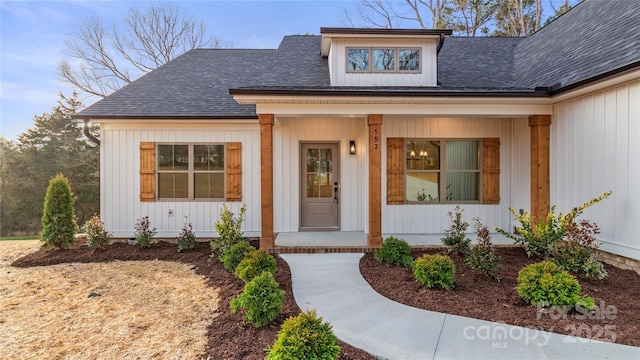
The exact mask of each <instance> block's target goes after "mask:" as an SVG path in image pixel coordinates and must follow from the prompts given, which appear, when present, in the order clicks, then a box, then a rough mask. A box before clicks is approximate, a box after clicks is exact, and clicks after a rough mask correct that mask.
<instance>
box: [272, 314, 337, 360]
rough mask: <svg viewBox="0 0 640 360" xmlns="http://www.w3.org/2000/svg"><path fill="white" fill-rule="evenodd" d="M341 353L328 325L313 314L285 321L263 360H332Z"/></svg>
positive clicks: (300, 315)
mask: <svg viewBox="0 0 640 360" xmlns="http://www.w3.org/2000/svg"><path fill="white" fill-rule="evenodd" d="M339 353H340V346H338V339H337V338H336V336H335V335H334V334H333V330H332V328H331V325H330V324H329V323H327V322H324V321H322V318H321V317H319V316H318V315H317V314H316V311H315V310H310V311H305V312H303V313H300V314H299V315H298V316H295V317H290V318H288V319H287V320H286V321H285V322H284V324H282V328H281V329H280V331H279V332H278V338H277V339H276V341H275V343H274V344H273V347H271V349H269V352H268V353H267V357H266V358H265V359H266V360H298V359H321V360H335V359H337V358H338V354H339Z"/></svg>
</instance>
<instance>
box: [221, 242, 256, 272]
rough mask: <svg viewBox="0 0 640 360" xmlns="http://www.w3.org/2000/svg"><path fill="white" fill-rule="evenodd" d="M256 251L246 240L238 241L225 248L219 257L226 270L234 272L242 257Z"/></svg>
mask: <svg viewBox="0 0 640 360" xmlns="http://www.w3.org/2000/svg"><path fill="white" fill-rule="evenodd" d="M254 251H256V249H255V248H254V247H253V246H251V245H249V242H248V241H244V240H242V241H240V242H239V243H237V244H234V245H233V246H231V247H230V248H229V250H227V251H226V252H225V253H224V255H222V257H221V258H220V261H221V262H222V265H223V266H224V268H225V269H226V270H227V271H231V272H235V271H236V268H237V267H238V264H240V262H241V261H242V260H243V259H244V257H245V256H246V255H247V254H250V253H252V252H254Z"/></svg>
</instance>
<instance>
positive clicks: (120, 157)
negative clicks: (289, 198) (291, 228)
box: [100, 123, 260, 238]
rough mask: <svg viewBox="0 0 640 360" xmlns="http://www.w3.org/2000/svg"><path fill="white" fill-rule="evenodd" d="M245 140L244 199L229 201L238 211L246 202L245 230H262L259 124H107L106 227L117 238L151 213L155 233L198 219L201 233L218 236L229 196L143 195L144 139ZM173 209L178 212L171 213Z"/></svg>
mask: <svg viewBox="0 0 640 360" xmlns="http://www.w3.org/2000/svg"><path fill="white" fill-rule="evenodd" d="M147 141H150V142H155V143H225V142H241V143H242V174H243V176H242V202H229V203H227V205H228V207H229V208H230V209H231V211H233V212H234V213H236V214H237V213H238V210H239V209H240V207H241V205H242V203H246V205H247V213H246V216H245V222H244V224H243V227H242V228H243V231H245V233H246V234H247V235H252V236H255V235H256V234H259V231H260V176H259V171H258V174H255V170H253V169H260V132H259V127H258V125H257V124H228V123H227V124H216V123H197V124H188V125H187V124H182V123H179V124H175V123H174V124H173V125H171V124H156V125H149V124H140V123H138V124H128V125H126V124H120V125H118V124H113V123H108V124H102V130H101V152H100V192H101V196H100V197H101V199H102V201H101V204H100V212H101V216H102V217H103V219H104V221H105V226H106V228H107V229H108V230H109V231H110V232H111V233H112V234H113V236H114V237H116V238H130V237H133V234H134V226H135V223H136V221H137V219H139V218H141V217H144V216H149V220H150V223H151V226H152V227H155V228H157V229H158V234H157V235H156V237H160V238H162V237H165V238H166V237H176V236H177V235H178V234H179V232H180V230H181V228H182V225H183V224H184V222H185V216H187V217H188V219H189V221H190V222H191V223H192V224H193V230H194V232H195V233H196V236H199V237H212V236H216V235H217V233H216V232H215V228H214V225H213V224H214V222H215V221H216V220H218V218H219V214H220V210H221V209H222V205H223V204H224V201H166V200H163V201H155V202H141V201H140V142H147ZM170 210H172V211H173V215H172V216H170V215H169V212H170Z"/></svg>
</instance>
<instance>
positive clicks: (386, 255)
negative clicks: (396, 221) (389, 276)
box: [373, 236, 413, 268]
mask: <svg viewBox="0 0 640 360" xmlns="http://www.w3.org/2000/svg"><path fill="white" fill-rule="evenodd" d="M410 254H411V247H410V246H409V244H407V242H406V241H405V240H403V239H396V238H394V237H393V236H392V237H389V238H386V239H385V240H384V242H383V243H382V248H381V249H379V250H376V252H375V253H374V254H373V257H374V258H375V259H376V260H378V261H379V262H382V263H391V264H394V265H400V266H404V267H406V268H411V265H412V264H413V259H412V258H411V255H410Z"/></svg>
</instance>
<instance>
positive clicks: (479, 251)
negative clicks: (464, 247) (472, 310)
mask: <svg viewBox="0 0 640 360" xmlns="http://www.w3.org/2000/svg"><path fill="white" fill-rule="evenodd" d="M474 220H475V224H474V226H473V227H474V230H475V232H476V235H477V236H478V244H477V245H476V246H475V247H474V248H473V249H471V254H469V256H467V258H466V259H465V260H464V262H465V263H466V264H467V265H469V267H471V268H472V269H473V270H479V271H482V273H483V274H484V275H486V276H488V277H490V278H492V279H494V280H496V281H498V282H499V281H500V278H499V277H498V276H497V275H496V270H498V268H499V267H500V261H501V260H502V259H501V258H500V256H498V255H496V253H495V249H494V247H493V245H492V244H491V235H490V234H489V229H488V228H487V226H486V225H483V224H482V223H481V222H480V219H478V218H475V219H474Z"/></svg>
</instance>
